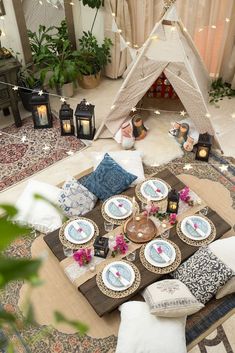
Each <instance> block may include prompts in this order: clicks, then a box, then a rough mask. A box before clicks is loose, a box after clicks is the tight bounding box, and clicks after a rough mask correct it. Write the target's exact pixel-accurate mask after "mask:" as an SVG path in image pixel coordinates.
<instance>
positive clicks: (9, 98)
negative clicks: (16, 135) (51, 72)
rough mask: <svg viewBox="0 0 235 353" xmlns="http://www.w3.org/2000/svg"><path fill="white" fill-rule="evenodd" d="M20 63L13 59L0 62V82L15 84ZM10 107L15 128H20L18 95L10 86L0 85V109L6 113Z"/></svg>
mask: <svg viewBox="0 0 235 353" xmlns="http://www.w3.org/2000/svg"><path fill="white" fill-rule="evenodd" d="M20 66H21V65H20V63H19V62H18V61H17V60H16V59H15V58H10V59H4V60H0V81H1V82H6V83H11V84H13V85H16V84H17V72H18V71H19V68H20ZM8 107H11V109H12V114H13V116H14V120H15V124H16V126H17V127H20V126H22V121H21V117H20V113H19V109H18V94H17V91H14V90H13V89H12V87H11V86H8V85H4V83H0V109H3V110H5V111H6V108H8Z"/></svg>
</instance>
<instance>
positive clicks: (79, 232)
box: [64, 219, 95, 244]
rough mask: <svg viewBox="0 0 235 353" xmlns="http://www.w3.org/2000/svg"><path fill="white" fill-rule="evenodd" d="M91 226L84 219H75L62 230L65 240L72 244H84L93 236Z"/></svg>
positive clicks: (93, 230) (92, 227)
mask: <svg viewBox="0 0 235 353" xmlns="http://www.w3.org/2000/svg"><path fill="white" fill-rule="evenodd" d="M94 233H95V229H94V226H93V224H92V223H91V222H90V221H89V220H86V219H77V220H74V221H71V222H70V223H68V224H67V226H66V227H65V229H64V236H65V238H66V239H67V240H68V241H70V242H71V243H73V244H85V243H87V242H88V241H89V240H90V239H91V238H92V237H93V235H94Z"/></svg>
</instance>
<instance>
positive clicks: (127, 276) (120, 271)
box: [102, 261, 135, 292]
mask: <svg viewBox="0 0 235 353" xmlns="http://www.w3.org/2000/svg"><path fill="white" fill-rule="evenodd" d="M102 280H103V282H104V284H105V286H106V287H107V288H109V289H111V290H113V291H117V292H121V291H124V290H126V289H127V288H129V287H131V286H132V284H133V283H134V280H135V272H134V270H133V268H132V267H131V266H130V265H129V264H127V263H126V262H123V261H114V262H111V263H110V264H108V265H107V266H105V268H104V269H103V271H102ZM123 282H124V283H125V284H124V283H123Z"/></svg>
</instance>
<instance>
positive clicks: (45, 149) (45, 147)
mask: <svg viewBox="0 0 235 353" xmlns="http://www.w3.org/2000/svg"><path fill="white" fill-rule="evenodd" d="M42 149H43V150H44V151H48V150H50V146H47V145H45V146H44V147H43V148H42Z"/></svg>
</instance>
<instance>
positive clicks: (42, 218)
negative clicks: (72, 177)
mask: <svg viewBox="0 0 235 353" xmlns="http://www.w3.org/2000/svg"><path fill="white" fill-rule="evenodd" d="M60 193H61V189H59V188H58V187H56V186H53V185H50V184H47V183H43V182H40V181H37V180H30V181H29V182H28V184H27V185H26V188H25V189H24V191H23V193H22V194H21V196H20V197H19V199H18V200H17V202H16V208H18V210H19V213H18V215H17V216H16V218H15V220H16V221H18V222H22V223H26V224H29V225H31V226H33V227H34V228H35V229H36V230H38V231H39V232H43V233H47V232H52V231H53V230H55V229H57V228H59V227H60V226H61V224H62V220H61V215H60V214H59V212H58V211H57V210H56V209H55V208H54V207H53V206H52V205H50V204H49V203H48V202H46V201H43V200H35V198H34V195H35V194H39V195H41V196H43V197H45V198H47V199H48V200H49V201H50V202H52V203H54V204H57V205H58V199H59V196H60Z"/></svg>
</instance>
